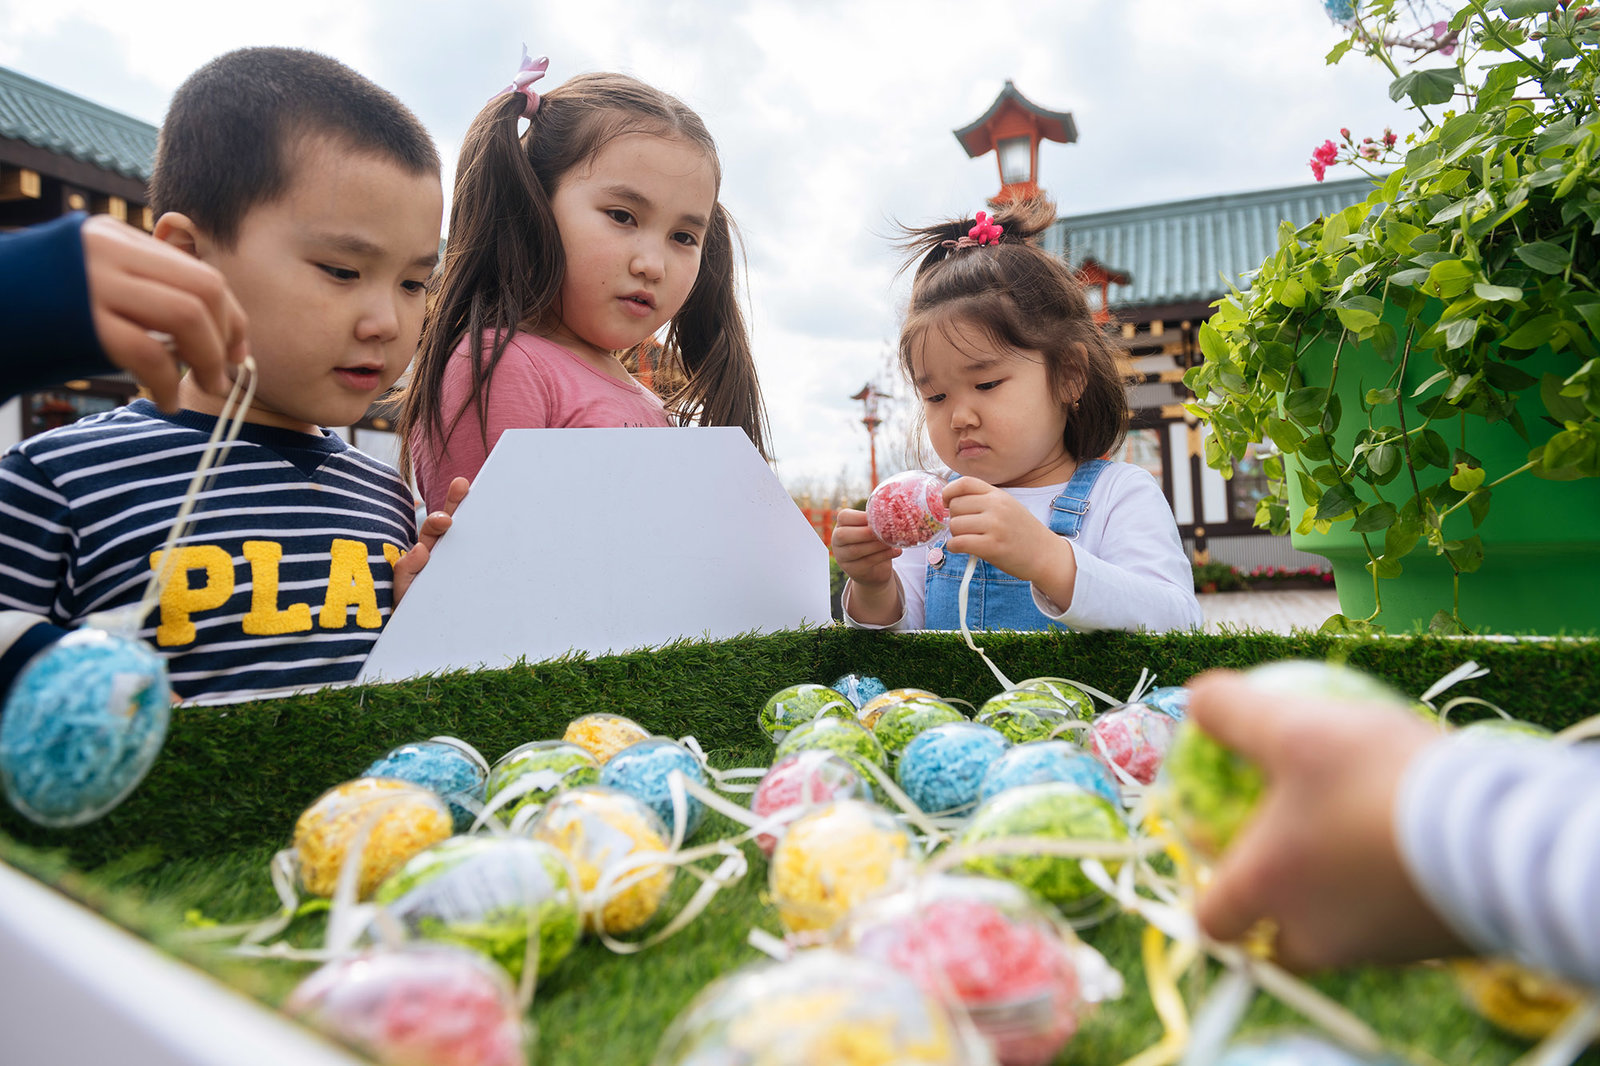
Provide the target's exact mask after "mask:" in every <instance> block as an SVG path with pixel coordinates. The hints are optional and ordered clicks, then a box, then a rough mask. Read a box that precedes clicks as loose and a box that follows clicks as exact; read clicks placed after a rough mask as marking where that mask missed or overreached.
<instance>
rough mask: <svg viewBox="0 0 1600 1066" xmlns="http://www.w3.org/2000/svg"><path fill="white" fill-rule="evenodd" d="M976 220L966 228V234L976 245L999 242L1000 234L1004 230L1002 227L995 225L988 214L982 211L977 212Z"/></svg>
mask: <svg viewBox="0 0 1600 1066" xmlns="http://www.w3.org/2000/svg"><path fill="white" fill-rule="evenodd" d="M976 221H977V225H975V226H973V227H972V228H971V229H969V230H967V236H968V237H970V238H972V240H973V242H974V243H976V244H978V245H985V244H999V243H1000V235H1001V234H1002V233H1004V232H1005V228H1004V227H1002V226H999V225H996V224H995V223H994V222H993V221H991V220H990V218H989V216H988V215H987V214H985V213H984V212H982V211H979V212H978V217H977V220H976Z"/></svg>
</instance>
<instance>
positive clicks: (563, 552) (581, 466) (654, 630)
mask: <svg viewBox="0 0 1600 1066" xmlns="http://www.w3.org/2000/svg"><path fill="white" fill-rule="evenodd" d="M830 617H831V615H830V612H829V602H828V552H827V548H826V546H824V545H823V543H822V541H821V540H820V539H819V538H818V537H817V534H816V532H815V531H814V530H812V528H811V526H810V525H809V524H808V523H807V522H806V520H805V518H804V517H803V516H802V515H801V514H800V510H799V508H798V507H796V506H795V504H794V502H793V501H792V500H791V499H790V498H789V494H788V493H787V492H785V491H784V488H783V486H782V485H781V484H779V482H778V479H777V477H776V476H775V475H774V474H773V473H772V470H771V468H769V467H768V466H767V464H766V463H765V462H764V461H763V460H762V458H761V456H760V454H759V453H757V452H756V450H755V448H754V447H752V446H751V444H750V441H749V439H748V438H747V437H745V435H744V434H743V433H742V432H740V431H739V430H737V429H732V428H703V429H688V428H673V429H519V430H510V431H508V432H506V433H505V434H504V435H502V436H501V438H500V440H499V441H498V442H497V443H496V445H495V448H494V451H493V452H492V453H491V454H490V456H489V459H488V461H487V462H486V463H485V464H484V466H483V469H482V470H481V471H480V472H479V473H478V478H477V480H476V481H475V482H474V483H473V486H472V491H471V492H470V493H469V494H468V496H467V499H466V500H465V501H464V502H463V503H462V505H461V507H460V509H459V510H458V511H457V512H456V516H455V523H454V525H453V526H452V527H451V529H450V531H449V532H448V533H446V534H445V535H444V537H442V538H441V539H440V541H439V543H438V545H437V546H436V547H435V548H434V551H433V555H432V558H431V559H430V560H429V562H428V565H427V567H426V568H424V570H423V571H422V574H421V575H420V576H419V577H418V578H417V580H416V582H415V583H414V584H413V585H412V586H411V589H410V590H409V591H408V592H407V593H406V597H405V600H404V601H403V602H402V603H401V604H400V606H399V607H398V608H397V609H396V610H395V612H394V615H393V616H392V617H391V618H390V619H389V624H388V625H387V626H386V627H385V629H384V631H383V634H382V635H381V636H380V637H379V638H378V641H377V643H376V644H375V645H374V646H373V649H372V653H371V655H370V656H368V658H367V662H366V666H365V667H364V668H363V670H362V673H361V676H360V678H358V681H377V680H398V679H400V678H406V677H415V676H417V675H419V674H426V673H432V672H434V671H439V670H451V669H457V668H468V669H477V668H484V667H487V668H491V669H494V668H503V667H506V666H509V665H511V664H512V663H514V662H515V661H516V660H517V659H518V658H521V657H526V658H527V659H528V660H530V661H536V660H542V659H548V658H554V657H556V656H559V655H564V654H566V653H568V652H570V651H581V652H587V653H589V654H593V655H602V654H607V653H617V652H624V651H630V650H634V649H638V648H643V647H649V646H652V645H659V644H664V643H667V642H669V641H672V640H676V639H679V638H681V637H690V638H697V639H699V638H704V639H713V640H717V639H723V638H727V637H732V636H737V635H738V634H741V633H747V632H751V631H761V632H773V631H777V630H783V629H795V628H798V627H799V626H801V625H806V624H809V625H822V624H825V623H827V622H828V621H829V620H830Z"/></svg>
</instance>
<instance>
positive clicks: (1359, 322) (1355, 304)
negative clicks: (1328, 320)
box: [1333, 296, 1383, 333]
mask: <svg viewBox="0 0 1600 1066" xmlns="http://www.w3.org/2000/svg"><path fill="white" fill-rule="evenodd" d="M1333 308H1334V313H1335V314H1337V315H1338V316H1339V323H1340V324H1341V325H1342V326H1344V328H1345V329H1347V330H1350V331H1351V332H1352V333H1359V332H1361V331H1362V330H1366V329H1371V328H1372V327H1373V326H1376V325H1377V324H1378V320H1379V319H1380V318H1382V317H1383V304H1382V302H1380V301H1379V300H1376V299H1374V298H1373V297H1371V296H1352V297H1350V298H1348V299H1345V300H1340V301H1339V302H1338V303H1336V304H1334V305H1333Z"/></svg>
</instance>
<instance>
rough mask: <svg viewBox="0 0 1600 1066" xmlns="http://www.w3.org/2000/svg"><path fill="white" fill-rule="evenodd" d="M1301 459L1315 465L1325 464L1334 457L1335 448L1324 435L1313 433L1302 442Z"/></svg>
mask: <svg viewBox="0 0 1600 1066" xmlns="http://www.w3.org/2000/svg"><path fill="white" fill-rule="evenodd" d="M1300 457H1301V458H1302V459H1309V460H1311V461H1312V462H1314V463H1325V462H1327V461H1328V460H1329V459H1330V458H1332V457H1333V448H1332V447H1331V446H1330V445H1329V443H1328V438H1327V437H1326V436H1325V435H1323V434H1322V433H1311V434H1308V435H1307V436H1306V438H1305V439H1304V440H1302V441H1301V442H1300Z"/></svg>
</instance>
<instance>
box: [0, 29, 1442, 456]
mask: <svg viewBox="0 0 1600 1066" xmlns="http://www.w3.org/2000/svg"><path fill="white" fill-rule="evenodd" d="M233 10H239V11H246V12H249V14H233V13H231V12H232V11H233ZM1340 36H1341V35H1340V31H1339V30H1338V29H1337V28H1336V27H1334V26H1333V25H1332V24H1330V22H1329V21H1328V18H1327V16H1326V15H1325V14H1324V12H1323V8H1322V4H1321V3H1320V2H1319V0H1205V2H1203V3H1201V2H1182V0H1057V2H1055V3H1051V4H1046V3H1040V2H1032V3H1030V2H1028V0H986V2H985V3H983V4H981V5H980V4H975V3H958V2H953V0H923V2H919V3H914V4H913V3H904V2H891V0H700V2H688V0H567V2H560V3H555V2H546V0H523V2H512V0H465V2H456V3H449V4H446V3H430V2H424V0H384V2H381V3H380V2H378V0H339V2H330V0H316V2H304V0H274V2H272V3H266V4H250V5H238V6H237V8H236V7H235V5H231V4H219V3H216V2H215V0H205V2H195V0H140V2H139V3H137V4H126V3H112V2H106V0H50V2H49V3H48V4H46V3H40V2H39V0H0V65H3V66H7V67H11V68H13V69H15V70H18V71H21V72H22V73H24V74H27V75H30V76H32V77H35V78H38V79H40V80H42V81H46V82H49V83H51V84H53V85H57V86H60V87H62V88H65V89H68V90H70V91H72V92H75V93H78V94H80V95H83V96H86V97H88V98H90V99H92V100H95V101H97V102H99V103H102V104H105V105H107V106H110V107H113V108H116V109H118V110H121V111H124V112H127V113H128V114H131V115H135V116H137V117H139V118H142V119H145V120H147V121H150V122H153V123H159V122H160V120H161V116H162V113H163V111H164V110H165V108H166V104H167V101H168V99H169V98H170V96H171V94H172V92H173V90H174V89H175V88H176V87H177V85H178V84H179V82H181V81H182V79H183V77H184V76H185V75H186V74H187V73H188V72H189V71H191V70H193V69H194V68H195V67H197V66H199V65H200V64H201V63H203V62H204V61H205V60H207V59H209V58H211V57H212V56H214V55H216V54H218V53H220V52H223V51H227V50H229V49H232V48H237V47H241V46H244V45H259V44H274V45H293V46H299V47H309V48H316V49H318V50H320V51H323V52H327V53H329V54H331V55H333V56H335V57H337V58H339V59H341V60H343V61H344V62H346V63H348V64H350V65H351V66H353V67H355V68H356V69H357V70H359V71H361V72H362V73H364V74H366V75H368V76H369V77H371V78H373V79H374V80H375V81H377V82H378V83H379V84H381V85H383V86H384V87H386V88H388V89H390V90H392V91H393V92H395V93H396V94H397V95H398V96H399V97H400V98H401V99H402V100H404V101H405V102H406V103H407V104H409V105H410V106H411V107H412V108H413V109H414V110H415V111H416V112H417V114H418V115H420V116H421V118H422V120H423V122H425V123H426V124H427V126H428V127H429V129H431V130H432V132H433V134H434V136H435V138H436V139H437V140H438V142H439V146H440V149H441V154H442V155H443V156H444V158H445V159H446V175H445V188H446V192H447V194H448V190H449V188H450V184H451V180H452V173H451V171H452V166H451V163H452V161H453V160H454V158H455V156H456V154H457V151H458V149H459V146H460V138H461V134H462V133H463V132H464V131H465V129H466V127H467V125H468V124H469V123H470V121H471V119H472V117H473V115H474V114H476V112H477V111H478V109H479V108H480V107H481V106H482V105H483V103H484V101H485V99H486V98H487V97H488V95H489V94H490V93H492V92H493V91H494V90H495V89H497V88H498V87H500V86H503V85H504V84H505V83H506V82H507V81H509V80H510V75H511V73H512V71H513V70H514V69H515V67H516V64H517V60H518V58H519V54H520V53H519V48H520V45H521V43H522V42H524V41H526V42H527V45H528V48H529V50H530V51H532V52H533V53H534V54H535V55H539V54H545V55H548V56H549V57H550V74H549V78H548V79H547V81H546V82H545V84H546V85H553V84H556V83H557V82H559V81H561V80H563V79H565V78H566V77H568V76H570V75H572V74H576V73H579V72H582V71H589V70H620V71H626V72H628V73H631V74H634V75H637V76H638V77H640V78H643V79H644V80H646V81H648V82H651V83H653V84H655V85H658V86H660V87H661V88H663V89H666V90H668V91H670V92H672V93H674V94H675V95H677V96H679V97H681V98H682V99H683V100H684V101H685V102H687V103H688V104H689V105H690V106H691V107H693V108H695V109H696V110H697V111H699V113H700V114H701V115H702V117H704V119H705V120H706V123H707V125H708V126H709V127H710V129H711V131H712V133H713V135H715V136H716V138H717V140H718V142H719V145H720V148H721V152H722V157H723V167H724V180H723V190H722V195H723V200H724V202H725V203H726V204H727V205H728V207H729V209H730V210H731V211H732V212H733V215H734V217H735V218H736V219H737V220H738V222H739V224H740V226H741V228H742V230H743V233H744V237H745V243H746V252H747V255H748V259H749V291H748V305H749V308H750V311H751V320H752V332H753V337H754V343H755V348H756V352H757V356H758V359H759V368H760V374H761V381H762V385H763V388H764V390H765V394H766V398H767V404H768V407H769V410H770V413H771V418H772V425H773V431H774V432H773V435H774V443H775V447H776V451H777V458H778V464H777V467H778V471H779V474H780V476H781V477H782V478H783V479H784V480H785V482H786V483H788V484H790V485H791V487H797V486H798V487H808V486H825V485H831V484H833V483H836V482H838V481H840V479H841V477H843V478H844V479H846V480H849V481H851V482H859V483H860V484H861V485H863V486H864V485H865V482H866V466H867V438H866V432H865V431H864V430H863V429H862V427H861V425H860V422H859V418H860V414H861V412H860V405H859V404H857V403H854V402H852V401H851V400H850V399H849V398H848V397H849V396H850V395H851V394H852V393H854V392H855V391H857V390H858V389H859V388H860V387H861V386H862V384H863V383H865V382H866V381H868V380H869V379H877V380H878V381H879V382H880V383H881V384H882V385H883V386H885V387H886V388H887V389H888V391H890V392H891V393H896V394H898V395H900V396H905V395H907V390H906V389H905V388H904V387H903V386H900V385H899V383H898V382H895V381H893V380H892V379H890V378H889V377H888V376H887V375H888V373H889V371H888V370H887V369H886V368H887V367H888V365H889V364H888V358H887V352H888V351H889V350H890V349H891V347H892V345H893V340H894V337H895V334H896V329H897V320H898V313H899V309H900V305H901V303H902V302H903V300H904V297H905V292H904V288H905V286H904V283H903V281H902V282H901V283H900V284H898V285H897V284H896V283H895V278H894V274H895V271H896V269H897V268H898V266H899V263H898V260H897V258H896V254H895V252H894V250H893V248H892V247H891V245H890V243H889V240H888V239H887V238H888V235H889V234H890V233H891V231H892V227H893V223H894V222H895V221H896V220H899V221H904V222H907V223H919V224H920V223H924V222H928V221H932V220H935V219H938V218H941V217H944V216H948V215H960V214H964V215H968V216H970V215H971V214H972V212H974V211H976V210H979V209H981V208H982V207H983V202H984V199H985V197H987V196H990V195H992V194H993V193H994V192H995V191H996V190H997V189H998V187H999V179H998V175H997V170H996V166H995V160H994V157H993V156H992V155H990V156H985V157H983V158H980V159H968V158H967V156H966V153H965V152H964V151H962V149H961V147H960V145H959V144H958V143H957V142H956V139H955V138H954V136H952V133H951V131H952V130H954V129H955V128H957V127H959V126H964V125H966V124H967V123H969V122H971V121H972V120H974V119H976V118H977V117H979V116H980V115H982V114H983V112H984V111H985V110H987V108H988V106H989V104H990V103H991V102H992V101H993V100H994V98H995V96H996V95H997V94H998V93H999V92H1000V90H1001V87H1002V86H1003V84H1004V82H1005V79H1007V78H1010V79H1012V80H1013V81H1014V82H1015V83H1016V86H1017V88H1018V89H1019V90H1020V91H1021V92H1022V93H1023V94H1024V95H1026V96H1027V97H1028V98H1030V99H1032V100H1033V101H1035V102H1036V103H1038V104H1040V105H1041V106H1044V107H1047V108H1051V109H1054V110H1062V111H1071V112H1072V114H1073V116H1074V118H1075V119H1076V122H1077V126H1078V131H1079V141H1078V143H1076V144H1072V145H1056V144H1048V145H1046V146H1045V148H1044V149H1043V151H1042V153H1041V160H1040V172H1041V183H1042V184H1043V186H1044V187H1045V189H1046V190H1047V191H1048V192H1049V193H1050V194H1051V195H1052V196H1053V197H1054V198H1055V200H1056V201H1057V203H1058V205H1059V207H1060V210H1061V212H1062V213H1063V214H1066V215H1071V214H1079V213H1083V212H1088V211H1097V210H1103V209H1108V208H1117V207H1130V206H1136V205H1142V204H1149V203H1158V202H1162V201H1168V200H1180V199H1186V198H1189V197H1195V196H1208V195H1215V194H1219V193H1228V192H1239V191H1246V190H1254V189H1265V188H1273V187H1279V186H1285V185H1295V184H1300V183H1304V182H1309V181H1310V180H1311V177H1310V173H1309V171H1308V169H1307V167H1306V160H1307V159H1308V158H1309V156H1310V153H1311V149H1312V148H1313V147H1314V146H1315V145H1317V144H1319V143H1321V141H1322V140H1323V139H1324V138H1326V137H1330V136H1335V135H1336V131H1337V130H1338V128H1339V127H1341V126H1348V127H1350V128H1351V129H1352V131H1354V132H1355V133H1356V134H1357V135H1358V136H1359V135H1362V134H1373V135H1375V134H1377V133H1379V132H1380V131H1381V130H1382V129H1383V127H1384V126H1386V125H1390V126H1393V127H1394V128H1395V129H1396V130H1397V131H1402V132H1404V131H1409V130H1410V129H1412V128H1413V125H1412V123H1411V122H1410V120H1409V116H1408V115H1407V113H1406V112H1405V111H1404V110H1403V109H1401V108H1400V107H1399V106H1398V105H1395V104H1392V103H1391V102H1390V101H1389V99H1388V95H1387V92H1386V87H1387V85H1388V80H1389V79H1388V75H1387V73H1386V72H1385V71H1384V70H1383V69H1382V68H1381V67H1379V66H1377V65H1376V64H1374V63H1372V62H1371V61H1368V60H1365V59H1361V58H1359V57H1356V58H1353V59H1347V60H1346V61H1345V62H1344V63H1343V64H1341V65H1339V66H1337V67H1332V68H1329V67H1327V66H1326V65H1325V64H1324V62H1323V57H1324V56H1325V55H1326V53H1327V52H1328V50H1329V49H1330V48H1331V47H1333V45H1334V44H1335V43H1337V41H1338V40H1339V39H1340ZM239 89H240V91H241V92H249V86H248V85H242V86H240V87H239ZM1339 176H1341V177H1343V176H1354V172H1350V173H1349V174H1348V175H1347V174H1343V173H1340V174H1339ZM880 454H881V453H880Z"/></svg>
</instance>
